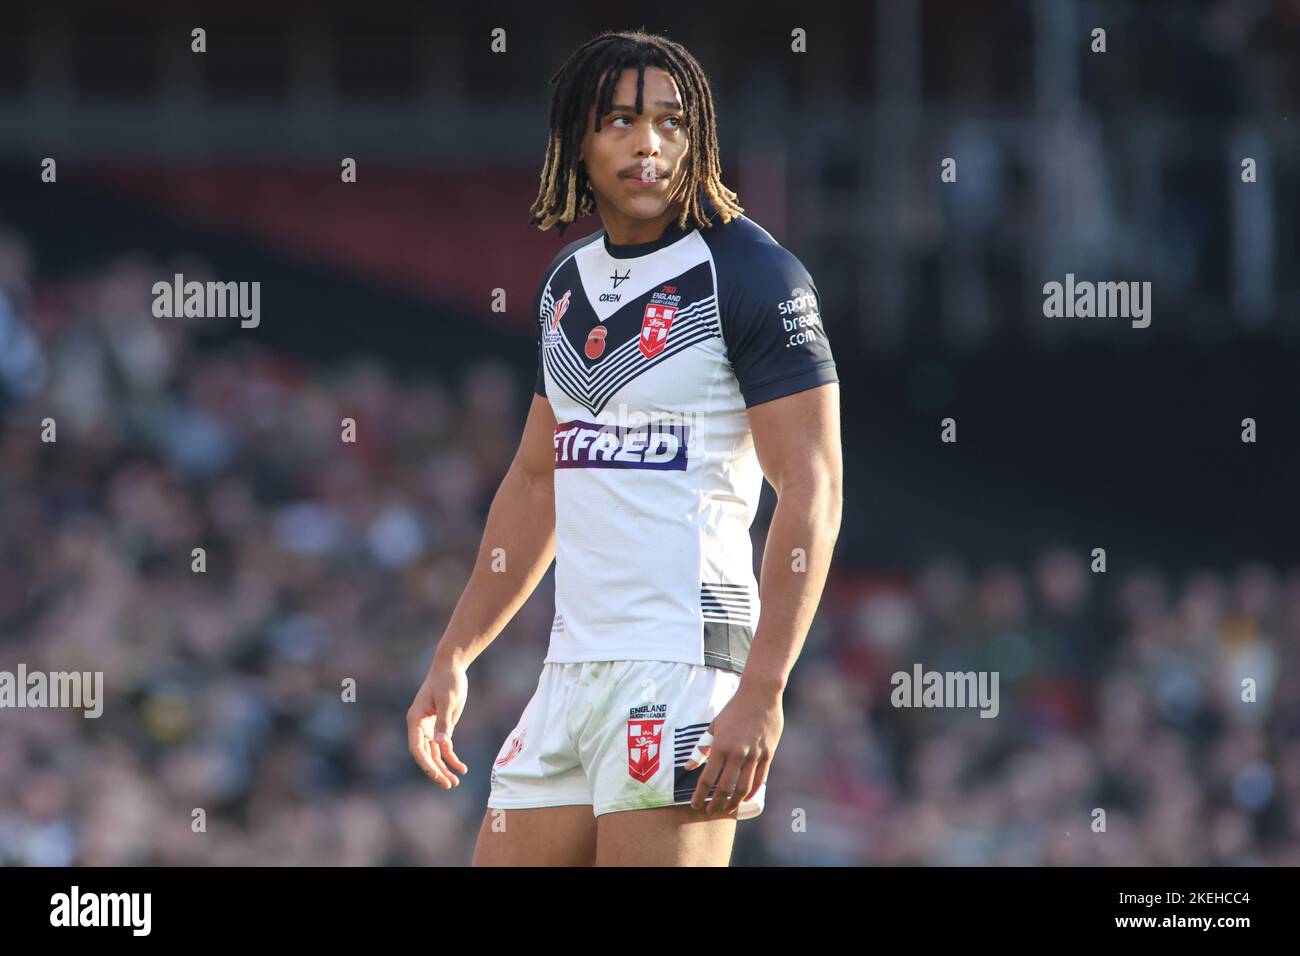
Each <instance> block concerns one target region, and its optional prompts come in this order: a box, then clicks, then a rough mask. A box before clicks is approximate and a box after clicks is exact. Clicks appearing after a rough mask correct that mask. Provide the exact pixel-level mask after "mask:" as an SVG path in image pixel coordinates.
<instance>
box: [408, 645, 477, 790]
mask: <svg viewBox="0 0 1300 956" xmlns="http://www.w3.org/2000/svg"><path fill="white" fill-rule="evenodd" d="M468 693H469V680H468V679H467V678H466V676H465V668H464V667H459V666H456V665H454V664H448V663H444V662H442V661H439V660H438V658H437V657H435V658H434V660H433V664H432V665H430V667H429V673H428V675H427V676H426V677H425V678H424V683H423V684H421V685H420V690H419V692H418V693H417V694H416V695H415V700H414V701H412V703H411V707H410V709H409V710H408V711H407V712H406V736H407V745H408V748H409V749H410V751H411V756H412V757H414V758H415V762H416V763H418V764H419V765H420V769H421V770H423V771H424V772H425V773H426V774H427V775H428V776H429V777H430V778H431V779H432V780H433V781H434V783H437V784H440V785H441V786H442V788H443V789H444V790H450V789H451V788H452V787H459V786H460V778H459V777H457V776H456V775H455V774H453V773H452V772H451V770H450V769H449V765H450V766H451V767H455V768H456V769H457V770H458V771H460V772H461V773H466V772H468V771H469V767H467V766H465V763H464V762H463V761H462V760H461V759H460V758H459V757H457V756H456V751H455V750H453V749H452V744H451V735H452V731H453V730H455V728H456V722H457V721H458V720H460V712H461V711H462V710H463V709H464V708H465V697H466V696H467V694H468Z"/></svg>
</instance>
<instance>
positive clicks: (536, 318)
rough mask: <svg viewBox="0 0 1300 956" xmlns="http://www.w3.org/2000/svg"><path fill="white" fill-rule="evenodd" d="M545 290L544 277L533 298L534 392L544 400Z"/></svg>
mask: <svg viewBox="0 0 1300 956" xmlns="http://www.w3.org/2000/svg"><path fill="white" fill-rule="evenodd" d="M548 274H549V269H548ZM545 288H546V276H543V277H542V283H541V285H539V286H538V287H537V292H536V294H535V295H534V296H533V328H535V329H536V330H537V382H536V384H534V385H533V392H534V393H535V394H537V395H540V396H542V398H545V397H546V371H545V368H544V366H543V365H542V329H543V328H545V326H546V323H545V322H544V321H543V320H542V292H543V290H545Z"/></svg>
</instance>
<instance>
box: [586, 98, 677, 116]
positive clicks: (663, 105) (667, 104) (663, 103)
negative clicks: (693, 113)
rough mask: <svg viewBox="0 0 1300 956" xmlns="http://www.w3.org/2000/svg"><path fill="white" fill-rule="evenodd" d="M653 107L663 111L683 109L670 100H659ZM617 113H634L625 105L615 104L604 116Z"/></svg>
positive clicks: (633, 110)
mask: <svg viewBox="0 0 1300 956" xmlns="http://www.w3.org/2000/svg"><path fill="white" fill-rule="evenodd" d="M654 105H655V106H658V107H659V108H660V109H665V110H681V109H683V107H682V104H681V103H677V102H674V101H671V100H660V101H659V102H658V103H655V104H654ZM619 111H622V112H624V113H635V112H636V110H635V109H633V108H632V107H631V106H628V105H627V104H626V103H615V104H614V105H613V106H611V107H610V108H609V109H608V110H607V111H606V113H605V115H606V116H608V115H609V114H610V113H617V112H619Z"/></svg>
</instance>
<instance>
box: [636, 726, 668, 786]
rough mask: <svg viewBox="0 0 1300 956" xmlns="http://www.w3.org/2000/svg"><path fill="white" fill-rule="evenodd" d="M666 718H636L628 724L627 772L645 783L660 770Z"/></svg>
mask: <svg viewBox="0 0 1300 956" xmlns="http://www.w3.org/2000/svg"><path fill="white" fill-rule="evenodd" d="M663 732H664V718H659V719H657V720H651V719H646V718H636V719H633V720H629V721H628V722H627V772H628V774H630V775H631V776H632V778H633V779H635V780H640V781H641V782H642V783H645V782H646V781H647V780H649V779H650V778H651V777H653V776H654V775H655V772H656V771H657V770H658V769H659V750H660V744H661V742H662V740H663Z"/></svg>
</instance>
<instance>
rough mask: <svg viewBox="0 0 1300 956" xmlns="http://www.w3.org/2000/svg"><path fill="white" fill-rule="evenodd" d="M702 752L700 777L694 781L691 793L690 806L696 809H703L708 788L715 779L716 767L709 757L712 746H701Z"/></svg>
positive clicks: (707, 796) (707, 795)
mask: <svg viewBox="0 0 1300 956" xmlns="http://www.w3.org/2000/svg"><path fill="white" fill-rule="evenodd" d="M700 750H701V751H705V753H704V769H703V770H701V771H700V778H699V779H698V780H696V781H695V792H694V793H693V794H691V806H692V807H694V808H695V809H696V810H703V809H704V804H705V801H706V800H708V798H709V788H710V787H712V786H713V781H714V780H715V779H717V776H718V775H717V773H716V770H717V767H716V766H715V765H714V764H713V762H712V761H711V760H710V759H709V758H710V757H711V756H712V753H713V748H712V747H701V748H700Z"/></svg>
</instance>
